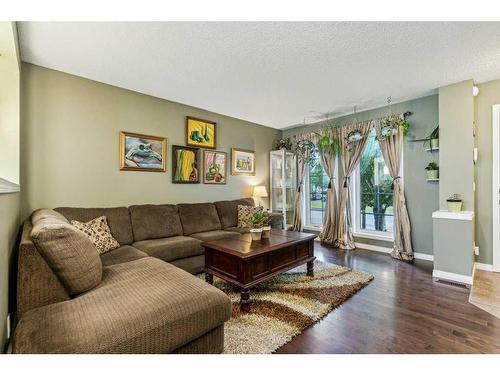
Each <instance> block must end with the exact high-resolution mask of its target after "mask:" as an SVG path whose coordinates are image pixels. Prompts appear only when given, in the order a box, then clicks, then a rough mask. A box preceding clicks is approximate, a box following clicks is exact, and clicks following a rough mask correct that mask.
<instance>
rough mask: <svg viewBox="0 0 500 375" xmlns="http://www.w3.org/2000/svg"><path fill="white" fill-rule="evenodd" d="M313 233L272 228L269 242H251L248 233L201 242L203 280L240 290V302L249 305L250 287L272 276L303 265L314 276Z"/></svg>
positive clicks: (267, 240)
mask: <svg viewBox="0 0 500 375" xmlns="http://www.w3.org/2000/svg"><path fill="white" fill-rule="evenodd" d="M314 238H316V235H315V234H309V233H300V232H291V231H287V230H280V229H272V230H271V235H270V238H269V239H262V240H261V241H252V238H251V236H250V234H249V233H248V234H242V235H241V236H240V237H238V238H230V239H224V240H217V241H209V242H204V243H202V246H203V247H204V248H205V279H206V281H207V282H208V283H210V284H212V283H213V277H214V276H217V277H220V278H221V279H223V280H225V281H227V282H228V283H230V284H233V285H235V286H237V287H239V288H240V291H241V303H242V304H247V303H249V302H250V288H251V287H253V286H255V285H257V284H259V283H261V282H262V281H265V280H267V279H269V278H271V277H273V276H276V275H279V274H281V273H283V272H286V271H288V270H290V269H292V268H295V267H297V266H300V265H301V264H304V263H307V275H309V276H314V268H313V267H314V266H313V265H314V259H316V257H315V256H314Z"/></svg>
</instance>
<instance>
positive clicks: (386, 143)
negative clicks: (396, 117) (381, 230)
mask: <svg viewBox="0 0 500 375" xmlns="http://www.w3.org/2000/svg"><path fill="white" fill-rule="evenodd" d="M375 128H376V131H377V134H380V130H381V123H380V122H377V124H376V125H375ZM403 141H404V135H403V129H402V128H401V127H398V130H397V132H395V133H394V134H392V135H390V136H388V137H387V138H385V139H381V140H379V145H380V149H381V150H382V155H383V156H384V161H385V164H386V165H387V168H388V169H389V174H390V175H391V177H392V178H393V202H394V203H393V207H394V249H393V251H392V254H391V255H392V257H393V258H396V259H401V260H404V261H407V262H411V261H413V248H412V245H411V226H410V218H409V216H408V210H407V209H406V200H405V193H404V189H403V185H402V184H401V179H400V177H399V171H400V166H401V154H402V151H403Z"/></svg>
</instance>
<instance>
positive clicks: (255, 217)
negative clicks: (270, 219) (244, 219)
mask: <svg viewBox="0 0 500 375" xmlns="http://www.w3.org/2000/svg"><path fill="white" fill-rule="evenodd" d="M266 216H268V215H267V213H266V212H264V211H259V212H254V213H253V214H252V215H250V217H249V218H248V223H249V224H250V226H251V227H252V228H262V227H263V226H264V225H265V220H266Z"/></svg>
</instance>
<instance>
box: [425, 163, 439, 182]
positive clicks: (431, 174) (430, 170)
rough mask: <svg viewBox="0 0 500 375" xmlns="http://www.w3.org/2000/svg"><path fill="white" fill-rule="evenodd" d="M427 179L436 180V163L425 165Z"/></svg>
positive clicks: (437, 171) (437, 176)
mask: <svg viewBox="0 0 500 375" xmlns="http://www.w3.org/2000/svg"><path fill="white" fill-rule="evenodd" d="M425 170H426V171H427V179H428V180H437V179H438V178H439V167H438V165H437V164H436V163H434V162H431V163H429V164H428V165H427V167H425Z"/></svg>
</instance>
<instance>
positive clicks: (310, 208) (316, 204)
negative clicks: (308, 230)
mask: <svg viewBox="0 0 500 375" xmlns="http://www.w3.org/2000/svg"><path fill="white" fill-rule="evenodd" d="M307 188H308V194H306V198H309V199H308V200H307V202H306V210H307V211H306V214H307V225H309V226H312V227H321V226H322V225H323V216H324V214H325V207H326V194H327V190H328V176H327V175H326V174H325V172H324V170H323V166H322V165H321V162H320V159H319V155H318V156H317V158H316V160H315V161H314V162H313V163H311V164H309V178H308V184H307Z"/></svg>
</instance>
